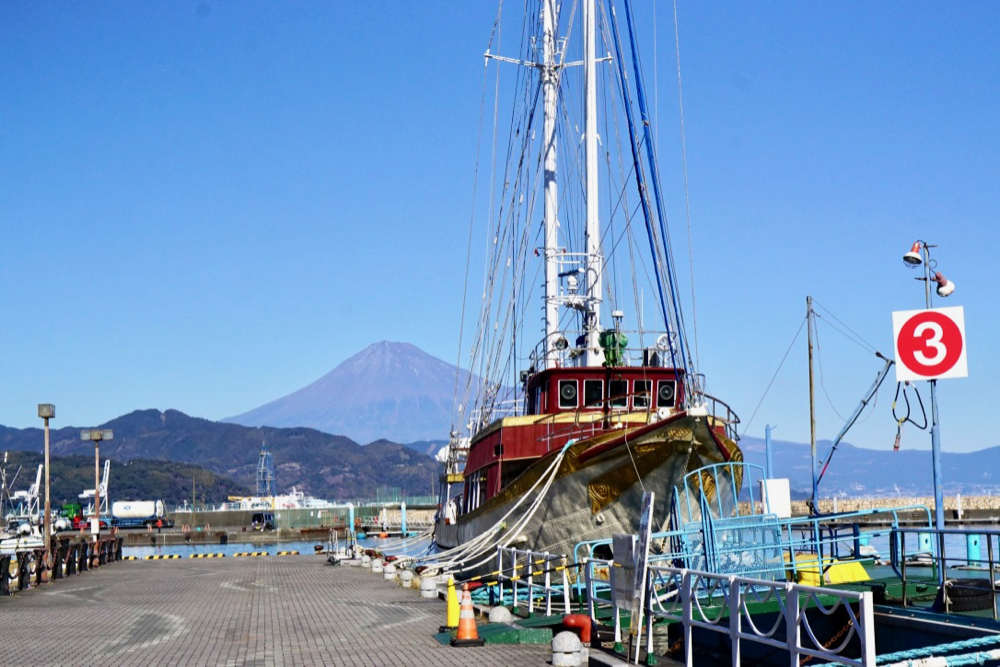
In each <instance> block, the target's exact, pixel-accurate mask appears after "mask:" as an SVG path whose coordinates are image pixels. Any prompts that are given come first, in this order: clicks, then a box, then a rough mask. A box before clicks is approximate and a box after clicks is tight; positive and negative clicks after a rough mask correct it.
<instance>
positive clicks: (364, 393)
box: [223, 341, 478, 443]
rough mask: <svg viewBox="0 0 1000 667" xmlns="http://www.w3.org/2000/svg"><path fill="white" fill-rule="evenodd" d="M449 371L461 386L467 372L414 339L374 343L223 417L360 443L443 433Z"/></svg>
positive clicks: (450, 397)
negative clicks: (297, 385)
mask: <svg viewBox="0 0 1000 667" xmlns="http://www.w3.org/2000/svg"><path fill="white" fill-rule="evenodd" d="M456 373H458V382H459V385H458V386H459V387H460V388H463V387H465V386H467V385H466V383H468V382H470V378H471V376H470V373H469V372H468V371H465V370H460V369H458V368H457V367H456V366H454V365H452V364H449V363H447V362H445V361H442V360H441V359H438V358H437V357H434V356H431V355H429V354H427V353H426V352H424V351H423V350H421V349H420V348H418V347H416V346H415V345H411V344H409V343H393V342H389V341H382V342H380V343H375V344H373V345H369V346H368V347H367V348H365V349H364V350H362V351H361V352H359V353H358V354H356V355H354V356H353V357H351V358H349V359H347V360H346V361H344V362H343V363H341V364H340V365H339V366H337V367H336V368H334V369H333V370H332V371H330V372H329V373H327V374H326V375H324V376H323V377H321V378H319V379H318V380H316V381H315V382H313V383H312V384H310V385H308V386H306V387H303V388H302V389H299V390H298V391H296V392H293V393H291V394H289V395H287V396H284V397H282V398H279V399H277V400H274V401H271V402H270V403H266V404H264V405H262V406H260V407H258V408H254V409H253V410H250V411H249V412H245V413H243V414H240V415H236V416H235V417H229V418H227V419H224V420H223V421H226V422H231V423H235V424H242V425H243V426H278V427H291V426H305V427H309V428H314V429H317V430H319V431H324V432H326V433H331V434H335V435H344V436H347V437H348V438H351V439H352V440H355V441H356V442H361V443H365V442H372V441H374V440H379V439H386V440H391V441H393V442H414V441H418V440H442V439H447V437H448V431H449V429H450V427H451V422H452V408H453V405H454V395H455V378H456ZM471 380H472V381H474V382H478V379H477V378H471Z"/></svg>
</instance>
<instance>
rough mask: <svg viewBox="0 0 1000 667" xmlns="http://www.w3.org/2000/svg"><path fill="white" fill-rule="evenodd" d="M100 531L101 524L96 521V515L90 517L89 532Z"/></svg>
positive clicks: (94, 533)
mask: <svg viewBox="0 0 1000 667" xmlns="http://www.w3.org/2000/svg"><path fill="white" fill-rule="evenodd" d="M100 533H101V524H100V523H99V522H98V519H97V517H91V518H90V534H91V535H99V534H100Z"/></svg>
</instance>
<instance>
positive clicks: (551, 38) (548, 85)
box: [542, 0, 559, 366]
mask: <svg viewBox="0 0 1000 667" xmlns="http://www.w3.org/2000/svg"><path fill="white" fill-rule="evenodd" d="M556 2H557V0H544V2H543V3H542V50H543V54H544V55H543V57H544V63H543V67H542V92H543V95H544V98H543V112H544V128H543V131H544V141H545V149H544V150H545V161H544V182H545V360H546V363H545V365H546V366H548V365H550V364H551V363H552V357H553V356H554V354H555V349H554V343H555V338H556V336H555V334H556V332H557V331H558V330H559V275H558V273H559V267H558V264H557V257H556V255H557V253H558V249H557V245H558V242H559V239H558V227H559V222H558V214H559V189H558V185H557V184H556V113H557V102H558V95H559V90H558V85H557V84H558V81H559V75H558V70H557V67H556V39H555V23H556Z"/></svg>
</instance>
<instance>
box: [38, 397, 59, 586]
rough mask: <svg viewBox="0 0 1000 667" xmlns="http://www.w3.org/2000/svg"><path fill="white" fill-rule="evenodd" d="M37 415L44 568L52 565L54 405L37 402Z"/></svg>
mask: <svg viewBox="0 0 1000 667" xmlns="http://www.w3.org/2000/svg"><path fill="white" fill-rule="evenodd" d="M38 416H39V417H41V418H42V419H43V420H44V421H45V525H44V527H43V528H42V530H44V531H45V540H44V541H43V542H42V543H43V544H44V545H45V565H46V568H51V567H52V505H51V504H50V502H51V494H50V493H49V487H50V486H51V484H50V480H51V476H50V475H49V420H50V419H53V418H54V417H55V416H56V406H54V405H52V404H51V403H39V404H38Z"/></svg>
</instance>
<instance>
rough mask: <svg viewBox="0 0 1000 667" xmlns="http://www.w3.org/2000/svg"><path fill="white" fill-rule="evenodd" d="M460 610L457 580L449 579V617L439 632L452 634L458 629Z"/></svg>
mask: <svg viewBox="0 0 1000 667" xmlns="http://www.w3.org/2000/svg"><path fill="white" fill-rule="evenodd" d="M458 620H459V608H458V594H457V593H456V592H455V578H454V577H451V576H449V577H448V617H447V620H446V623H445V625H442V626H440V627H439V628H438V632H451V631H452V630H454V629H455V628H457V627H458Z"/></svg>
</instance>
